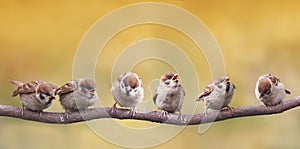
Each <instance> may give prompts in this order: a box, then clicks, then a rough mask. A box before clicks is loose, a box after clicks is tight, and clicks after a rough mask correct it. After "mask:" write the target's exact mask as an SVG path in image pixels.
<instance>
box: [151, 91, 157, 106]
mask: <svg viewBox="0 0 300 149" xmlns="http://www.w3.org/2000/svg"><path fill="white" fill-rule="evenodd" d="M152 99H153V102H154V104H156V99H157V93H155V94H154V96H153V98H152Z"/></svg>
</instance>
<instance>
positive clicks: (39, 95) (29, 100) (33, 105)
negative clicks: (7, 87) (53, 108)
mask: <svg viewBox="0 0 300 149" xmlns="http://www.w3.org/2000/svg"><path fill="white" fill-rule="evenodd" d="M10 83H12V84H14V85H16V86H17V89H16V90H14V92H13V95H12V96H13V97H15V96H17V95H19V96H20V100H21V104H22V107H21V114H22V115H23V114H24V110H27V109H29V110H31V111H38V112H41V111H43V110H44V109H46V108H48V107H49V106H50V105H51V103H52V100H53V99H55V89H56V88H57V86H56V85H53V84H47V83H45V82H43V81H30V82H28V83H25V84H24V83H22V82H19V81H15V80H11V81H10Z"/></svg>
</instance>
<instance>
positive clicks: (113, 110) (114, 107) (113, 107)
mask: <svg viewBox="0 0 300 149" xmlns="http://www.w3.org/2000/svg"><path fill="white" fill-rule="evenodd" d="M116 111H117V103H115V104H114V105H113V106H112V107H111V108H110V116H111V117H113V116H114V115H116Z"/></svg>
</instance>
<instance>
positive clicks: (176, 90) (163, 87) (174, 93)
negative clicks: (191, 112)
mask: <svg viewBox="0 0 300 149" xmlns="http://www.w3.org/2000/svg"><path fill="white" fill-rule="evenodd" d="M184 96H185V92H184V90H183V88H182V86H181V84H180V82H179V78H178V74H177V73H174V72H168V73H165V74H164V75H163V76H162V77H161V78H160V81H159V85H158V87H157V90H156V93H155V94H154V96H153V102H154V103H155V105H156V106H157V108H158V109H160V110H162V112H163V116H164V117H166V114H167V113H175V112H176V111H178V112H179V118H180V119H181V118H182V117H181V107H182V104H183V100H184Z"/></svg>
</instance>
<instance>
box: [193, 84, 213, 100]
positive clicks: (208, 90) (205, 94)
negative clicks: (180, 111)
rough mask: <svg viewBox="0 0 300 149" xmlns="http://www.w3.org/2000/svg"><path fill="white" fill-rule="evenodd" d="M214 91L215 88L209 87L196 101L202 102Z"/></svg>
mask: <svg viewBox="0 0 300 149" xmlns="http://www.w3.org/2000/svg"><path fill="white" fill-rule="evenodd" d="M213 90H214V86H213V85H211V84H210V85H208V86H206V88H205V89H204V90H203V92H202V93H200V95H199V97H198V99H196V101H200V100H201V99H202V98H203V97H206V96H208V95H210V93H211V92H212V91H213Z"/></svg>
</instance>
